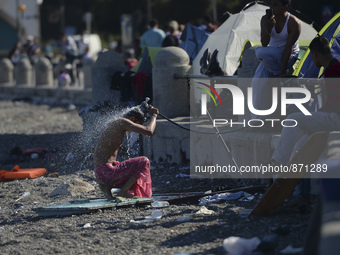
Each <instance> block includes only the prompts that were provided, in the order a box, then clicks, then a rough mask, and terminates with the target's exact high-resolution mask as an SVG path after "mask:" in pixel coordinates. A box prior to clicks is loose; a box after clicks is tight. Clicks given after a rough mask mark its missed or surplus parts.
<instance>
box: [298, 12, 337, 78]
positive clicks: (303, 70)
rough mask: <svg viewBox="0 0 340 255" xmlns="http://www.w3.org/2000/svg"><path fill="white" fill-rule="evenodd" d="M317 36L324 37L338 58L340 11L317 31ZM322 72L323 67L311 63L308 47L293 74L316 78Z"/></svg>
mask: <svg viewBox="0 0 340 255" xmlns="http://www.w3.org/2000/svg"><path fill="white" fill-rule="evenodd" d="M317 36H324V37H326V38H327V39H328V40H329V42H330V46H331V51H332V55H333V56H334V57H335V58H336V59H340V12H339V13H338V14H336V15H335V16H334V17H333V18H332V19H331V20H330V21H329V22H328V23H327V24H326V25H325V26H324V27H323V28H322V29H321V30H320V32H319V33H318V35H317ZM322 73H323V68H318V67H316V66H315V65H314V64H313V61H312V57H311V54H310V51H309V49H308V50H307V51H306V53H305V54H304V55H303V57H302V58H301V60H300V62H299V65H298V66H297V68H296V69H295V71H294V73H293V75H294V76H297V77H303V78H318V77H319V76H320V75H321V74H322Z"/></svg>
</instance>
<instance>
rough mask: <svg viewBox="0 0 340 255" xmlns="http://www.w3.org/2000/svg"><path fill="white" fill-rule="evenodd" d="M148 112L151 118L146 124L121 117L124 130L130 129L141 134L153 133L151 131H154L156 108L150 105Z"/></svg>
mask: <svg viewBox="0 0 340 255" xmlns="http://www.w3.org/2000/svg"><path fill="white" fill-rule="evenodd" d="M148 113H149V115H150V116H151V119H150V122H149V124H148V125H147V126H143V125H140V124H137V123H134V122H132V121H131V120H129V119H125V118H124V119H122V121H123V129H124V130H126V131H131V132H134V133H138V134H142V135H149V136H151V135H153V132H154V131H155V128H156V119H157V115H158V109H157V108H153V107H152V108H151V109H150V110H149V112H148Z"/></svg>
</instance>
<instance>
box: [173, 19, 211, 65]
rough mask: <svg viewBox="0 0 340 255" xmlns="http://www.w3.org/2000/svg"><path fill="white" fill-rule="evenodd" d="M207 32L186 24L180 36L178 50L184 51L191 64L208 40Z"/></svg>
mask: <svg viewBox="0 0 340 255" xmlns="http://www.w3.org/2000/svg"><path fill="white" fill-rule="evenodd" d="M209 34H211V33H209V32H205V31H203V30H201V29H199V28H198V27H196V26H194V25H191V24H190V23H187V24H186V25H185V28H184V30H183V32H182V35H181V41H182V42H181V44H180V45H179V47H180V48H182V49H183V50H185V51H186V53H188V55H189V57H190V62H192V61H193V60H194V59H195V57H196V56H197V54H198V52H199V51H200V49H201V48H202V47H203V45H204V43H205V41H206V40H207V39H208V36H209Z"/></svg>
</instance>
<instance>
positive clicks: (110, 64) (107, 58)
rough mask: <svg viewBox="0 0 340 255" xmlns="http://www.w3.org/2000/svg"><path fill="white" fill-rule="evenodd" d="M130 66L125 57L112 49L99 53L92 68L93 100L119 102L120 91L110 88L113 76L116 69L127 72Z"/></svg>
mask: <svg viewBox="0 0 340 255" xmlns="http://www.w3.org/2000/svg"><path fill="white" fill-rule="evenodd" d="M127 70H128V68H127V67H126V66H125V65H124V60H123V57H122V56H121V55H120V54H118V53H117V52H114V51H112V50H109V51H105V52H101V53H99V54H98V58H97V61H96V62H95V64H94V66H93V68H92V101H93V104H97V103H98V102H103V101H109V102H111V103H117V102H118V101H119V99H120V92H119V91H114V90H111V89H110V86H111V77H112V75H113V74H114V72H115V71H121V72H126V71H127Z"/></svg>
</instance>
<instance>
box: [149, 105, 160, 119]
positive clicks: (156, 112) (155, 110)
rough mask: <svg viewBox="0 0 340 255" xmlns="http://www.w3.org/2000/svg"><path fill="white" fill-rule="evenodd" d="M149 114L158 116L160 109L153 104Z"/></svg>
mask: <svg viewBox="0 0 340 255" xmlns="http://www.w3.org/2000/svg"><path fill="white" fill-rule="evenodd" d="M148 114H149V115H150V116H153V115H155V116H156V117H157V115H158V114H159V111H158V109H157V108H155V107H153V106H151V107H150V109H149V110H148Z"/></svg>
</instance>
